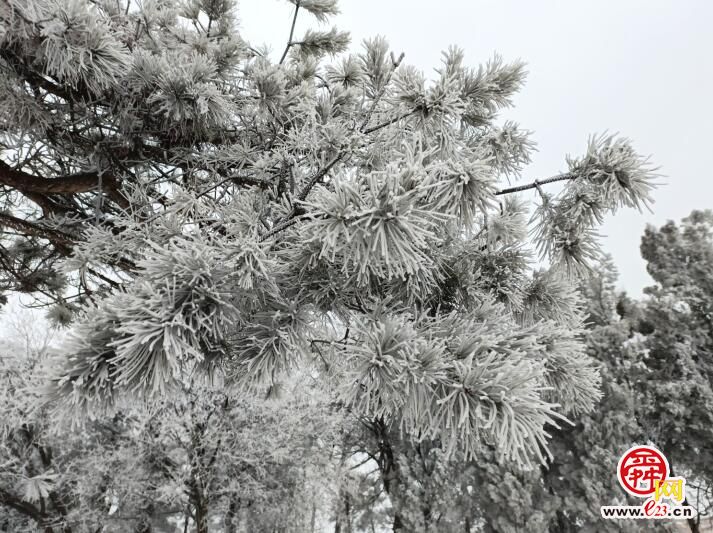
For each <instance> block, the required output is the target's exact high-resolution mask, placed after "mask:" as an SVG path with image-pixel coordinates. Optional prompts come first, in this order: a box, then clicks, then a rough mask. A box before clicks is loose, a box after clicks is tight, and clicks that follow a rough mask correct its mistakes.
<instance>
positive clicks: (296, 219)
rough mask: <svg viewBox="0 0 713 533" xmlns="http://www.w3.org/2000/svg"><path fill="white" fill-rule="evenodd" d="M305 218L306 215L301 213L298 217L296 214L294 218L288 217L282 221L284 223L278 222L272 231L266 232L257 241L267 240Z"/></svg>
mask: <svg viewBox="0 0 713 533" xmlns="http://www.w3.org/2000/svg"><path fill="white" fill-rule="evenodd" d="M303 218H305V216H304V215H301V216H298V217H294V216H293V217H292V218H288V219H287V220H285V221H284V222H282V223H280V224H277V225H276V226H275V227H274V228H272V229H271V230H270V231H268V232H267V233H265V234H264V235H262V236H261V237H260V238H259V239H258V241H257V242H265V241H266V240H267V239H269V238H270V237H272V236H273V235H277V234H278V233H280V232H282V231H285V230H286V229H287V228H289V227H290V226H294V225H295V224H297V223H298V222H299V221H300V220H302V219H303Z"/></svg>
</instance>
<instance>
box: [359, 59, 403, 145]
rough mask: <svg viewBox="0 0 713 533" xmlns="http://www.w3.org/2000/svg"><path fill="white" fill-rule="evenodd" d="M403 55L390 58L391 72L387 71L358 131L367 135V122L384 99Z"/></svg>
mask: <svg viewBox="0 0 713 533" xmlns="http://www.w3.org/2000/svg"><path fill="white" fill-rule="evenodd" d="M404 56H405V54H404V53H403V52H401V55H400V56H399V57H398V59H395V60H394V59H393V57H394V56H393V55H392V56H391V57H392V65H391V70H389V74H388V75H387V76H386V79H385V80H384V85H383V86H382V87H381V90H380V91H379V94H377V95H376V97H375V98H374V100H372V102H371V106H370V107H369V111H367V113H366V117H365V118H364V122H362V124H361V127H360V128H359V129H360V131H362V132H364V133H367V131H366V129H367V128H366V127H367V125H368V124H369V121H370V120H371V116H372V115H373V114H374V111H375V110H376V106H377V105H379V102H380V101H381V99H382V98H383V97H384V94H386V89H387V87H388V86H389V83H390V82H391V78H392V76H393V75H394V72H396V69H397V68H399V65H400V64H401V62H402V61H403V60H404Z"/></svg>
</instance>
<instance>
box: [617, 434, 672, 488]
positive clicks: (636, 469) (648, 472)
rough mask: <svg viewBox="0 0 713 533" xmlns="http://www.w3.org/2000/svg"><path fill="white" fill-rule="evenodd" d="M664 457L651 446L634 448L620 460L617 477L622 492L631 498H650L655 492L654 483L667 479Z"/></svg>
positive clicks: (666, 466)
mask: <svg viewBox="0 0 713 533" xmlns="http://www.w3.org/2000/svg"><path fill="white" fill-rule="evenodd" d="M668 472H669V469H668V461H667V460H666V457H664V455H663V454H662V453H661V452H660V451H658V450H657V449H656V448H654V447H652V446H634V447H633V448H630V449H629V450H628V451H627V452H626V453H625V454H624V455H622V457H621V459H619V466H618V467H617V477H618V478H619V483H620V484H621V486H622V487H624V490H626V492H628V493H629V494H631V495H632V496H638V497H646V496H650V495H652V494H653V493H654V490H656V481H657V480H660V481H661V482H663V481H665V480H666V479H667V478H668Z"/></svg>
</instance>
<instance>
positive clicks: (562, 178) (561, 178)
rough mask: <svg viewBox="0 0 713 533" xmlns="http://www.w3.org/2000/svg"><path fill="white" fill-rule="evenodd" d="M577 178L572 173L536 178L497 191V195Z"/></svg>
mask: <svg viewBox="0 0 713 533" xmlns="http://www.w3.org/2000/svg"><path fill="white" fill-rule="evenodd" d="M574 179H577V176H574V175H572V174H560V175H558V176H553V177H551V178H547V179H544V180H535V181H533V182H532V183H528V184H527V185H518V186H517V187H510V188H508V189H502V190H500V191H497V192H496V193H495V196H500V195H502V194H512V193H516V192H521V191H527V190H529V189H536V188H538V187H539V186H540V185H545V184H546V183H554V182H555V181H567V180H574Z"/></svg>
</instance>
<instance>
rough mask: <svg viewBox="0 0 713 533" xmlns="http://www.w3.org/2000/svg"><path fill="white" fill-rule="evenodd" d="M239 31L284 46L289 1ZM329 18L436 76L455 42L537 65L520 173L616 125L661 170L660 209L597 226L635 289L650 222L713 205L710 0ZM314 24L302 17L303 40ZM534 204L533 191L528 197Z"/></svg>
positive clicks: (482, 57)
mask: <svg viewBox="0 0 713 533" xmlns="http://www.w3.org/2000/svg"><path fill="white" fill-rule="evenodd" d="M239 5H240V11H239V16H240V19H241V27H242V34H243V36H244V37H245V38H247V39H248V40H249V41H250V42H252V43H254V44H260V43H265V44H268V45H270V46H271V47H272V49H273V54H274V55H277V54H280V53H281V52H282V50H283V48H284V45H285V42H286V39H287V35H288V32H289V26H290V22H291V17H292V6H291V5H290V4H288V3H287V2H286V1H284V0H242V1H241V2H240V4H239ZM340 5H341V10H342V13H341V14H340V15H339V16H338V17H336V18H335V19H334V20H333V21H332V22H331V23H330V24H332V23H333V24H335V25H337V26H338V27H339V28H340V29H343V30H348V31H350V32H351V34H352V48H354V49H356V48H357V47H360V45H361V41H362V40H363V39H364V38H365V37H371V36H374V35H377V34H381V35H384V36H386V37H387V39H388V40H389V42H390V44H391V46H392V48H393V49H394V50H395V51H396V52H397V53H398V52H401V51H403V52H405V54H406V58H405V61H406V62H408V63H411V64H414V65H416V66H418V67H419V68H421V69H422V70H424V71H425V72H427V73H428V72H431V71H432V69H433V68H435V67H437V66H438V64H439V62H440V54H441V52H442V51H443V50H445V49H446V48H447V47H448V46H449V45H451V44H455V45H458V46H460V47H461V48H463V49H464V50H465V53H466V58H467V61H468V62H469V63H470V64H471V65H473V66H477V65H478V64H479V63H481V62H485V61H486V60H487V59H488V58H490V57H492V55H493V53H495V52H497V53H499V54H501V55H502V56H503V58H504V59H505V60H513V59H517V58H520V59H523V60H524V61H526V62H527V64H528V70H529V72H530V74H529V76H528V81H527V86H526V87H525V88H524V90H523V91H522V92H521V93H520V94H519V95H518V96H517V97H516V100H515V105H516V107H515V108H514V109H513V110H511V111H508V112H507V114H505V115H504V116H505V117H507V118H509V119H512V120H516V121H517V122H519V123H520V124H521V125H522V126H523V127H524V128H527V129H530V130H533V131H534V137H533V138H534V140H535V141H536V142H537V144H538V149H539V151H538V152H537V153H536V154H535V157H534V160H533V162H532V164H531V165H530V166H529V167H528V169H527V170H526V171H525V172H524V174H523V180H528V181H530V180H532V179H535V178H544V177H548V176H552V175H554V174H557V173H558V172H561V171H563V170H565V169H566V166H565V155H566V154H572V155H580V154H582V153H583V152H584V150H585V148H586V143H587V138H588V136H589V135H590V134H593V133H599V132H604V131H610V132H619V133H621V134H622V135H625V136H627V137H629V138H631V139H632V141H633V143H634V146H635V147H636V149H637V150H638V151H639V152H640V153H642V154H647V155H648V154H650V155H651V159H652V162H654V163H655V164H656V165H658V166H660V167H661V170H660V172H661V173H662V174H664V175H665V177H664V179H663V181H664V182H665V185H662V186H661V187H660V188H659V189H658V190H657V191H656V193H655V199H656V204H655V205H654V206H653V213H648V212H645V213H638V212H635V211H631V210H623V211H621V212H620V213H619V214H617V215H616V217H610V218H609V220H607V222H606V224H605V225H604V226H603V228H602V234H603V235H605V237H604V239H603V244H604V248H605V250H606V251H608V252H609V253H611V254H612V255H613V256H614V261H615V262H616V264H617V266H618V268H619V272H620V285H621V287H622V288H625V289H626V290H627V291H629V292H630V293H632V294H634V295H636V294H638V293H639V292H640V291H641V289H642V288H643V287H645V286H646V285H649V284H650V283H651V280H650V278H649V276H648V274H647V273H646V269H645V266H644V262H643V260H642V259H641V257H640V254H639V241H640V237H641V234H642V233H643V230H644V228H645V226H646V224H647V223H650V224H655V225H661V224H663V223H664V222H666V221H667V220H671V219H673V220H678V219H680V218H682V217H684V216H686V215H687V214H688V213H689V212H690V211H691V210H693V209H705V208H713V172H711V171H710V170H709V167H708V161H709V159H710V158H711V157H712V155H713V150H712V149H711V144H712V143H711V141H712V140H713V133H712V132H711V125H712V123H713V90H712V89H713V61H712V58H711V54H712V53H713V31H711V29H710V28H711V21H713V2H710V1H709V0H685V1H675V0H668V1H664V0H596V1H595V0H587V1H582V0H578V1H565V0H561V1H556V0H537V1H526V0H518V1H515V0H468V1H464V0H461V1H456V0H440V1H437V2H433V1H430V2H424V1H420V0H416V1H413V0H411V1H409V0H381V1H377V0H342V1H341V4H340ZM308 26H317V23H316V21H315V20H314V19H313V18H312V17H311V16H309V15H308V14H306V13H303V14H302V15H301V19H300V23H299V24H298V29H297V34H296V35H297V36H299V35H301V33H302V31H303V30H304V29H305V28H307V27H308ZM533 199H534V197H533Z"/></svg>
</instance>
